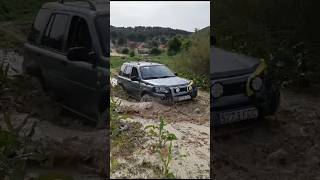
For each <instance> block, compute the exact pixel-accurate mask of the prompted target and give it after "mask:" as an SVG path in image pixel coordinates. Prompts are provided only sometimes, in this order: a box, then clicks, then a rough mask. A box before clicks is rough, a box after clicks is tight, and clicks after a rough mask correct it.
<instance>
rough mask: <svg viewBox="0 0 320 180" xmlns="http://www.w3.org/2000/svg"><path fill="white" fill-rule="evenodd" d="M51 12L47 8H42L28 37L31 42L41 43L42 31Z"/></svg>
mask: <svg viewBox="0 0 320 180" xmlns="http://www.w3.org/2000/svg"><path fill="white" fill-rule="evenodd" d="M50 13H51V12H50V11H49V10H47V9H41V10H40V11H39V13H38V15H37V17H36V19H35V21H34V23H33V26H32V29H31V32H30V35H29V37H28V40H29V42H31V43H35V44H39V40H40V36H41V33H42V32H43V30H44V28H45V27H46V25H47V23H48V20H49V17H50Z"/></svg>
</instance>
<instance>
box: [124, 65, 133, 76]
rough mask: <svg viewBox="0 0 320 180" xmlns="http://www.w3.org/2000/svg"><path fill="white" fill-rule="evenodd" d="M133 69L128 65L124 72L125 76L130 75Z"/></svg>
mask: <svg viewBox="0 0 320 180" xmlns="http://www.w3.org/2000/svg"><path fill="white" fill-rule="evenodd" d="M131 71H132V66H127V67H126V68H125V70H124V72H123V76H125V77H130V74H131Z"/></svg>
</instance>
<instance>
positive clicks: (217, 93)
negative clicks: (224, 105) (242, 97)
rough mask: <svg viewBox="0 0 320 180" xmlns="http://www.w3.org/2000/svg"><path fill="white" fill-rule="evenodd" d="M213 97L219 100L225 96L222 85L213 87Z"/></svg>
mask: <svg viewBox="0 0 320 180" xmlns="http://www.w3.org/2000/svg"><path fill="white" fill-rule="evenodd" d="M211 95H212V97H213V98H219V97H221V96H222V95H223V86H222V84H220V83H215V84H213V85H212V87H211Z"/></svg>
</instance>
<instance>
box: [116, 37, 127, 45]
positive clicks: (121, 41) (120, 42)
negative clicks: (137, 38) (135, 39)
mask: <svg viewBox="0 0 320 180" xmlns="http://www.w3.org/2000/svg"><path fill="white" fill-rule="evenodd" d="M126 43H127V39H126V38H124V37H120V38H119V39H118V45H124V44H126Z"/></svg>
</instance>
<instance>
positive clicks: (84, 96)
mask: <svg viewBox="0 0 320 180" xmlns="http://www.w3.org/2000/svg"><path fill="white" fill-rule="evenodd" d="M109 6H110V4H109V1H106V0H101V1H98V0H96V1H72V2H64V1H62V0H61V1H59V2H50V3H46V4H44V5H43V6H42V8H41V9H40V11H39V13H38V15H37V16H36V18H35V21H34V23H33V26H32V30H31V33H30V35H29V37H28V42H27V43H25V54H24V62H23V70H24V72H25V73H27V74H31V75H34V76H37V77H38V78H39V79H40V80H41V82H42V84H43V87H44V89H45V90H47V91H50V92H52V94H53V95H54V97H55V99H56V101H57V102H59V103H60V104H61V105H62V106H63V107H64V108H66V109H68V110H71V111H73V112H75V113H77V114H80V115H82V116H84V117H86V118H88V119H91V120H94V121H98V122H103V123H105V121H106V119H105V117H104V115H106V114H107V113H106V111H107V107H108V105H109V103H108V98H107V97H108V94H109V52H110V50H109V46H110V44H109V20H110V14H109Z"/></svg>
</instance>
